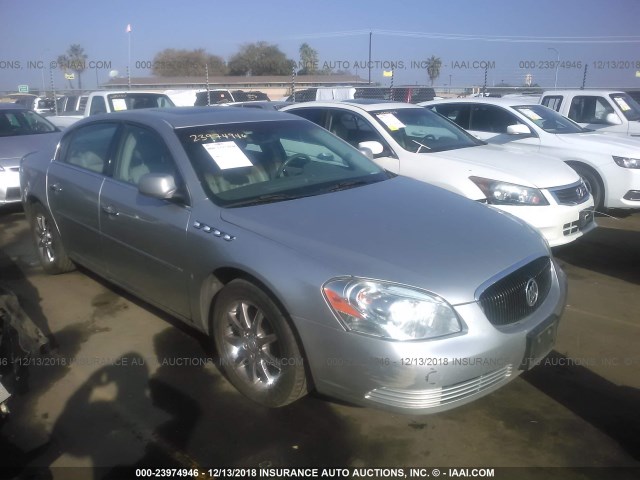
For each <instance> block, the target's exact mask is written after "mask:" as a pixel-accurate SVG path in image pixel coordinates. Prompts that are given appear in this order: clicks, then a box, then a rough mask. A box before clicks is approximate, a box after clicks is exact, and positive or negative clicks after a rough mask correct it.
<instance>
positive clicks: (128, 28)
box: [127, 23, 131, 33]
mask: <svg viewBox="0 0 640 480" xmlns="http://www.w3.org/2000/svg"><path fill="white" fill-rule="evenodd" d="M127 33H131V24H130V23H128V24H127Z"/></svg>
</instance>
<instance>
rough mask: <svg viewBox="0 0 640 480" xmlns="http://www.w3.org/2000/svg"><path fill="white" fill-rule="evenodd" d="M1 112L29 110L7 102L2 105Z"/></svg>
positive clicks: (0, 105)
mask: <svg viewBox="0 0 640 480" xmlns="http://www.w3.org/2000/svg"><path fill="white" fill-rule="evenodd" d="M0 110H27V108H26V107H25V106H24V105H21V104H19V103H11V102H6V103H0Z"/></svg>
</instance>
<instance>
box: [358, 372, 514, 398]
mask: <svg viewBox="0 0 640 480" xmlns="http://www.w3.org/2000/svg"><path fill="white" fill-rule="evenodd" d="M512 373H513V366H512V365H506V366H504V367H503V368H500V369H499V370H494V371H493V372H488V373H485V374H483V375H480V376H479V377H476V378H472V379H469V380H466V381H464V382H460V383H456V384H455V385H448V386H446V387H442V388H431V389H426V390H403V389H398V388H388V387H382V388H376V389H375V390H372V391H370V392H368V393H367V394H366V395H365V398H366V399H368V400H371V401H374V402H376V403H380V404H384V405H390V406H392V407H399V408H416V409H418V408H420V409H421V408H435V407H439V406H441V405H447V404H450V403H454V402H459V401H462V400H466V399H468V398H470V397H474V396H476V395H478V394H479V393H480V392H483V391H485V390H487V389H489V388H491V387H493V386H497V385H500V384H502V383H503V382H506V381H508V380H510V379H511V375H512Z"/></svg>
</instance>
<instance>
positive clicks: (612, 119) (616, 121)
mask: <svg viewBox="0 0 640 480" xmlns="http://www.w3.org/2000/svg"><path fill="white" fill-rule="evenodd" d="M604 121H605V122H606V123H608V124H609V125H622V120H620V117H618V115H616V114H615V113H607V116H606V117H604Z"/></svg>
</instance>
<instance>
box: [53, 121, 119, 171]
mask: <svg viewBox="0 0 640 480" xmlns="http://www.w3.org/2000/svg"><path fill="white" fill-rule="evenodd" d="M117 129H118V126H117V125H116V124H115V123H99V124H93V125H88V126H86V127H82V128H79V129H78V130H76V131H75V132H74V133H73V134H72V136H71V138H70V139H69V140H68V143H67V144H66V146H64V145H63V147H62V152H63V153H62V158H61V160H62V161H63V162H65V163H69V164H71V165H75V166H77V167H80V168H83V169H85V170H90V171H92V172H96V173H104V172H105V170H106V167H107V165H108V163H109V150H110V147H111V143H112V142H113V137H114V136H115V134H116V130H117Z"/></svg>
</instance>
